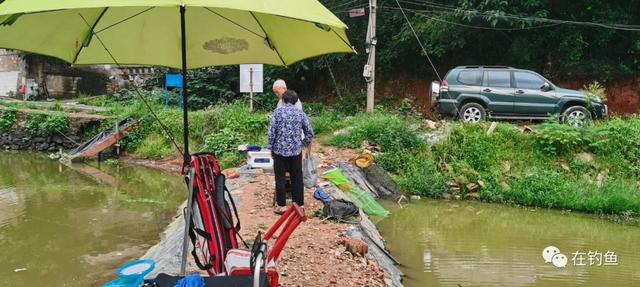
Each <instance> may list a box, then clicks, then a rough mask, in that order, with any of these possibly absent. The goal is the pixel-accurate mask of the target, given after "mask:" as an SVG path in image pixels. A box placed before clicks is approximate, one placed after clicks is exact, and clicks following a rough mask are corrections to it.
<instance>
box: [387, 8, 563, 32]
mask: <svg viewBox="0 0 640 287" xmlns="http://www.w3.org/2000/svg"><path fill="white" fill-rule="evenodd" d="M385 9H389V10H394V11H399V10H400V9H398V8H395V7H385ZM404 10H405V11H408V12H411V13H413V14H415V15H418V16H421V17H424V18H427V19H430V20H434V21H438V22H443V23H447V24H451V25H455V26H460V27H464V28H470V29H480V30H493V31H521V30H532V29H540V28H548V27H554V26H558V25H561V24H560V23H552V24H545V25H538V26H530V27H522V28H500V27H486V26H475V25H468V24H463V23H458V22H452V21H449V20H445V19H442V18H440V17H436V16H431V15H428V14H427V13H424V12H418V11H416V10H411V9H404ZM427 12H431V11H427Z"/></svg>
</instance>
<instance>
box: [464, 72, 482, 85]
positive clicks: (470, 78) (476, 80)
mask: <svg viewBox="0 0 640 287" xmlns="http://www.w3.org/2000/svg"><path fill="white" fill-rule="evenodd" d="M458 82H460V83H461V84H465V85H472V86H480V83H481V82H482V72H480V71H477V70H476V71H461V72H460V74H458Z"/></svg>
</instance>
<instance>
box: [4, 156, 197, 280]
mask: <svg viewBox="0 0 640 287" xmlns="http://www.w3.org/2000/svg"><path fill="white" fill-rule="evenodd" d="M103 169H104V166H103ZM98 171H99V170H95V169H86V168H85V170H84V171H83V172H84V174H85V175H83V174H81V173H79V172H77V171H76V170H73V169H70V168H68V167H66V166H63V165H60V164H58V163H57V162H56V161H52V160H50V159H48V158H47V157H46V156H43V155H36V154H29V153H6V152H0V286H14V287H21V286H101V285H102V284H104V283H105V282H106V281H108V280H110V279H112V278H113V277H114V276H115V275H114V274H115V270H116V269H117V267H118V266H119V265H121V264H122V263H124V262H127V261H128V260H131V259H134V258H138V257H139V256H141V255H143V254H144V252H145V251H146V249H147V248H148V247H149V246H151V245H152V244H155V243H156V242H157V241H158V240H159V237H160V236H159V234H160V233H161V232H162V230H163V229H164V227H165V226H166V225H167V224H168V223H169V222H170V221H171V220H172V218H173V216H174V215H175V213H176V209H177V207H178V205H179V204H180V202H181V201H182V200H183V199H184V194H185V190H184V189H185V187H184V184H183V183H182V182H181V181H180V178H179V177H177V176H175V175H173V174H167V173H161V172H158V171H155V170H150V169H147V168H141V167H118V168H117V167H109V168H107V169H106V171H107V173H105V174H102V173H98ZM87 174H92V176H87ZM92 177H93V178H92ZM100 182H101V183H100Z"/></svg>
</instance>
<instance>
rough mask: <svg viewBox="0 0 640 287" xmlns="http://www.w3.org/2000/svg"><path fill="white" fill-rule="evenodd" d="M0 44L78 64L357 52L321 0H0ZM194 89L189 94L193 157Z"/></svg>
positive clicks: (271, 60)
mask: <svg viewBox="0 0 640 287" xmlns="http://www.w3.org/2000/svg"><path fill="white" fill-rule="evenodd" d="M0 2H1V3H0V48H5V49H14V50H21V51H27V52H32V53H37V54H42V55H47V56H51V57H55V58H59V59H62V60H64V61H66V62H69V63H72V64H78V65H97V64H118V65H126V64H141V65H158V66H166V67H172V68H179V69H182V75H183V78H184V79H185V80H184V82H183V89H184V90H185V91H186V90H187V83H188V79H187V77H186V70H187V69H194V68H201V67H207V66H220V65H237V64H249V63H263V64H272V65H282V66H286V65H289V64H291V63H294V62H297V61H300V60H303V59H306V58H310V57H314V56H318V55H323V54H329V53H340V52H354V50H353V47H352V46H351V44H349V41H348V39H347V36H346V33H345V30H346V28H347V27H346V25H345V24H344V23H342V22H341V21H340V20H339V19H338V18H337V17H336V16H335V15H333V14H332V13H331V12H330V11H329V10H327V9H326V8H325V7H324V6H322V5H321V4H320V3H318V1H316V0H56V1H51V0H29V1H24V0H5V1H4V2H2V1H1V0H0ZM187 99H188V95H187V96H185V97H183V107H184V126H185V129H184V135H183V136H184V157H185V164H187V163H188V162H189V135H188V127H189V123H188V118H189V117H188V114H187V110H188V104H187V101H188V100H187Z"/></svg>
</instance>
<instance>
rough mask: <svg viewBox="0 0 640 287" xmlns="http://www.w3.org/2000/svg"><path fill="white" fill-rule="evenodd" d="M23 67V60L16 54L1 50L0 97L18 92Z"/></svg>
mask: <svg viewBox="0 0 640 287" xmlns="http://www.w3.org/2000/svg"><path fill="white" fill-rule="evenodd" d="M23 67H24V64H23V61H22V58H20V56H18V54H17V53H16V52H14V51H7V50H3V49H0V97H5V96H7V95H8V94H9V93H16V92H17V90H18V87H19V84H20V76H21V75H22V74H23Z"/></svg>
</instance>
